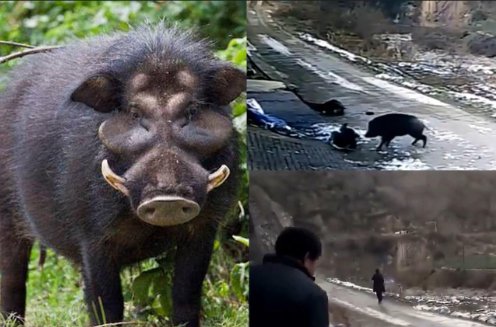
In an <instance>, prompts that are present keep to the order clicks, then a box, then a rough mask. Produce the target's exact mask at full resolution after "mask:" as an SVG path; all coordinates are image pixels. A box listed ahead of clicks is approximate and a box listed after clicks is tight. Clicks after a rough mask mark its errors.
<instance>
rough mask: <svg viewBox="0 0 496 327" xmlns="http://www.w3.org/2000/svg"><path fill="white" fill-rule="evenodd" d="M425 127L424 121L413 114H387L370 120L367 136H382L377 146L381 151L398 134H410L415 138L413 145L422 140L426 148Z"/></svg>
mask: <svg viewBox="0 0 496 327" xmlns="http://www.w3.org/2000/svg"><path fill="white" fill-rule="evenodd" d="M424 128H425V125H424V123H423V122H422V121H421V120H420V119H418V118H417V117H415V116H413V115H407V114H396V113H394V114H385V115H382V116H379V117H376V118H374V119H372V120H371V121H370V122H369V126H368V130H367V133H365V137H377V136H380V137H381V143H380V144H379V146H378V147H377V151H380V150H381V149H382V146H383V145H384V144H385V145H386V147H388V146H389V144H390V143H391V141H392V140H393V139H394V138H395V137H396V136H403V135H410V136H411V137H413V138H414V141H413V142H412V145H415V144H416V143H417V142H418V141H419V140H422V142H423V147H424V148H425V145H426V144H427V137H426V136H425V135H424V134H423V131H424Z"/></svg>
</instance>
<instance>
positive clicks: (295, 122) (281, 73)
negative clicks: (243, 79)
mask: <svg viewBox="0 0 496 327" xmlns="http://www.w3.org/2000/svg"><path fill="white" fill-rule="evenodd" d="M248 19H249V25H248V41H249V48H250V49H249V53H250V57H251V59H252V60H253V62H254V63H255V64H256V65H257V66H258V67H259V68H260V69H262V70H263V71H264V73H265V74H266V75H268V76H269V77H270V78H272V79H274V80H280V81H283V82H284V83H286V84H294V85H296V86H297V87H298V88H299V89H300V94H301V95H302V96H303V97H304V98H305V99H306V100H309V101H325V100H327V99H329V98H337V99H338V100H340V101H341V102H343V103H344V104H345V105H346V106H347V108H348V110H347V113H346V115H345V116H343V117H339V118H333V117H323V116H319V117H318V119H319V121H318V122H315V112H313V111H312V110H311V109H309V108H308V107H306V106H304V105H303V106H300V107H301V109H300V110H301V111H299V112H295V111H293V112H291V111H290V110H281V106H276V105H272V104H271V103H270V102H267V101H265V102H266V103H265V104H264V103H262V107H263V109H264V110H265V111H266V112H267V113H269V114H273V115H275V116H278V117H280V118H282V119H284V120H286V121H287V123H288V124H289V125H290V126H297V127H298V128H300V129H302V130H303V131H305V132H306V133H308V134H315V135H316V136H317V137H320V138H321V139H325V138H326V136H328V135H329V134H330V132H331V131H332V130H334V129H336V128H338V127H339V125H340V124H341V123H343V122H347V123H349V125H350V126H351V127H353V128H356V129H357V130H358V131H359V132H362V133H363V132H364V131H365V130H366V127H367V123H368V121H369V120H370V119H371V117H374V116H366V115H365V112H366V111H373V112H375V114H376V115H379V114H383V113H389V112H403V113H410V114H414V115H417V116H418V117H419V118H421V119H422V120H424V121H425V122H426V124H427V126H428V127H429V130H427V131H425V133H426V135H427V137H428V145H427V147H426V148H425V149H423V148H422V147H421V146H411V145H410V143H411V141H412V139H411V138H410V137H409V136H405V137H401V138H396V139H395V140H394V141H393V142H392V144H391V149H390V150H389V151H387V152H386V151H385V152H381V153H377V152H376V151H375V147H376V146H377V144H378V142H379V140H378V139H372V140H370V139H364V142H363V143H362V144H360V149H359V151H355V152H353V153H350V154H342V153H339V155H336V156H334V157H333V160H334V162H329V165H328V167H329V168H335V169H339V165H337V163H336V162H335V161H336V160H337V161H344V162H346V163H347V164H351V165H354V166H355V167H362V168H363V167H368V168H371V169H438V170H443V169H444V170H449V169H470V170H492V169H494V168H496V137H495V136H494V133H495V132H494V131H496V121H495V119H492V118H489V117H488V118H486V117H482V116H476V115H473V114H470V113H467V112H466V111H464V110H463V109H461V108H458V107H455V106H452V105H449V104H446V103H442V102H440V101H438V100H436V99H433V98H430V97H427V96H425V95H422V94H420V93H417V92H415V91H412V90H408V89H405V88H403V87H399V86H396V85H393V84H391V83H388V82H385V81H382V80H380V79H377V78H375V77H374V75H373V74H371V73H370V72H368V71H365V70H364V69H363V68H361V67H358V66H355V65H352V64H351V63H350V62H348V61H345V59H343V58H340V57H337V56H336V55H334V54H333V53H332V52H329V51H326V50H324V49H322V48H321V47H318V46H315V45H310V44H308V43H306V42H305V41H303V40H301V39H299V38H298V37H297V36H294V35H290V34H289V33H288V32H286V31H284V30H282V29H281V28H279V27H278V26H277V25H276V24H275V23H274V22H271V20H270V18H269V19H267V17H265V16H264V14H261V13H260V12H259V13H255V12H253V11H249V14H248ZM248 97H254V98H256V99H257V100H260V101H261V102H263V101H264V98H263V96H261V95H260V94H250V92H249V95H248ZM274 104H276V102H274ZM307 118H308V119H307ZM312 142H314V144H316V143H317V142H321V141H318V140H314V141H312ZM250 146H256V145H250ZM260 151H262V150H261V149H260ZM254 153H256V151H254ZM323 168H325V167H323ZM303 169H305V167H303Z"/></svg>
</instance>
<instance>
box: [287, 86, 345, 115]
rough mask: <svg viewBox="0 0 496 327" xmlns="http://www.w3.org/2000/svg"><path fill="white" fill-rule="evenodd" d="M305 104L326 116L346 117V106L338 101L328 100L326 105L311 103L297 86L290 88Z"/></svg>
mask: <svg viewBox="0 0 496 327" xmlns="http://www.w3.org/2000/svg"><path fill="white" fill-rule="evenodd" d="M288 89H289V90H291V91H292V92H293V93H294V94H295V95H296V96H297V97H298V98H299V99H300V100H301V101H302V102H303V103H305V104H306V105H307V106H309V107H310V108H312V109H313V110H315V111H317V112H319V113H321V114H322V115H325V116H342V115H344V110H345V109H346V108H345V106H344V105H343V104H342V103H341V102H340V101H338V100H336V99H331V100H328V101H326V102H324V103H315V102H310V101H307V100H305V99H303V97H302V96H301V95H300V94H299V93H298V92H297V91H298V89H297V88H296V87H295V86H290V87H288Z"/></svg>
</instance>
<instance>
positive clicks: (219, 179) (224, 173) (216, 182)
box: [207, 165, 231, 192]
mask: <svg viewBox="0 0 496 327" xmlns="http://www.w3.org/2000/svg"><path fill="white" fill-rule="evenodd" d="M230 173H231V171H230V170H229V167H227V166H226V165H222V166H221V167H220V168H219V169H217V170H216V171H215V172H213V173H211V174H210V175H209V176H208V186H207V192H210V191H211V190H213V189H214V188H216V187H219V186H221V185H222V184H223V183H224V182H225V181H226V179H227V178H228V177H229V174H230Z"/></svg>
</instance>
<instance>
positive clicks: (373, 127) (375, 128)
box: [365, 120, 380, 137]
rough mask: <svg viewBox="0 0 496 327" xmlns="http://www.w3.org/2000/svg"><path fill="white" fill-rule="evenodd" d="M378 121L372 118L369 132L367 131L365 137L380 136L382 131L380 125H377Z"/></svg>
mask: <svg viewBox="0 0 496 327" xmlns="http://www.w3.org/2000/svg"><path fill="white" fill-rule="evenodd" d="M377 125H378V124H377V122H376V121H374V120H371V121H370V122H369V126H368V128H367V132H366V133H365V137H376V136H379V135H380V133H379V131H380V129H379V126H377Z"/></svg>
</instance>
